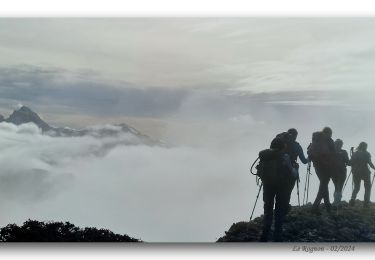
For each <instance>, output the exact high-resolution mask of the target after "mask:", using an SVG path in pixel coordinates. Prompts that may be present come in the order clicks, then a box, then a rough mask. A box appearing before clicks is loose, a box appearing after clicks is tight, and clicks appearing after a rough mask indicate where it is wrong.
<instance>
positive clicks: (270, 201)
mask: <svg viewBox="0 0 375 260" xmlns="http://www.w3.org/2000/svg"><path fill="white" fill-rule="evenodd" d="M274 200H275V190H274V187H272V186H270V185H267V184H263V202H264V206H263V208H264V215H263V231H262V236H261V238H260V241H262V242H266V241H268V234H269V231H270V229H271V225H272V218H273V205H274Z"/></svg>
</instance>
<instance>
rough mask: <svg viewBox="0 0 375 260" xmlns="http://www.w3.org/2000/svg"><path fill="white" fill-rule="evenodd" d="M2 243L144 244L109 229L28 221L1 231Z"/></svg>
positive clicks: (66, 223)
mask: <svg viewBox="0 0 375 260" xmlns="http://www.w3.org/2000/svg"><path fill="white" fill-rule="evenodd" d="M0 242H142V241H141V240H138V239H135V238H131V237H129V236H128V235H119V234H115V233H113V232H112V231H109V230H107V229H97V228H93V227H86V228H84V229H81V228H79V227H76V226H74V225H73V224H71V223H69V222H65V223H63V222H40V221H36V220H28V221H26V222H24V223H23V225H22V226H17V225H16V224H9V225H7V226H5V227H3V228H2V229H1V230H0Z"/></svg>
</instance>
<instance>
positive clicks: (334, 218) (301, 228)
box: [217, 200, 375, 242]
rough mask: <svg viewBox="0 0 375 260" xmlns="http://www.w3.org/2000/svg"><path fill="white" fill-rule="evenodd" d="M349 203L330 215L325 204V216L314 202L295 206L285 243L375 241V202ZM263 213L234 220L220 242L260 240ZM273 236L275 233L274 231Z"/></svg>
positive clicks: (286, 220) (285, 228)
mask: <svg viewBox="0 0 375 260" xmlns="http://www.w3.org/2000/svg"><path fill="white" fill-rule="evenodd" d="M362 205H363V203H362V202H361V201H358V200H357V201H356V205H355V206H354V207H349V205H348V203H347V202H342V204H341V205H340V206H339V207H337V208H335V209H334V210H332V213H331V214H328V213H327V212H326V211H325V209H324V206H323V205H322V206H321V213H322V214H321V215H314V214H312V213H311V212H310V210H311V204H308V205H306V206H301V207H300V208H299V207H298V206H295V207H292V210H291V211H290V212H289V214H288V215H287V216H286V218H285V222H284V227H283V241H284V242H375V204H374V203H371V205H370V208H363V206H362ZM262 221H263V215H262V216H260V217H258V218H255V219H254V220H253V221H251V222H238V223H234V224H233V225H232V226H231V227H230V228H229V230H228V231H226V232H225V236H223V237H221V238H219V240H218V241H217V242H257V241H259V237H260V234H261V230H262ZM270 235H271V236H270V237H271V238H272V232H271V234H270Z"/></svg>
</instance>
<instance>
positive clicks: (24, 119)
mask: <svg viewBox="0 0 375 260" xmlns="http://www.w3.org/2000/svg"><path fill="white" fill-rule="evenodd" d="M5 121H6V122H9V123H13V124H15V125H21V124H26V123H34V124H36V125H37V126H38V127H39V128H41V129H42V131H48V130H50V129H51V127H50V126H49V125H48V124H47V123H46V122H44V121H43V120H42V119H41V118H40V116H39V115H38V114H37V113H35V112H34V111H32V110H31V109H30V108H28V107H26V106H21V107H20V108H19V109H17V110H14V111H13V113H12V114H11V115H10V116H9V117H8V118H7V119H6V120H5Z"/></svg>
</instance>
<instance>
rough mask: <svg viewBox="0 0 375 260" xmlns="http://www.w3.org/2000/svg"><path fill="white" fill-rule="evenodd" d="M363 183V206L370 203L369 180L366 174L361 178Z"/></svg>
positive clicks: (368, 175)
mask: <svg viewBox="0 0 375 260" xmlns="http://www.w3.org/2000/svg"><path fill="white" fill-rule="evenodd" d="M363 183H364V186H365V197H364V205H365V206H366V205H368V204H369V203H370V195H371V178H370V174H366V175H365V176H363Z"/></svg>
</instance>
